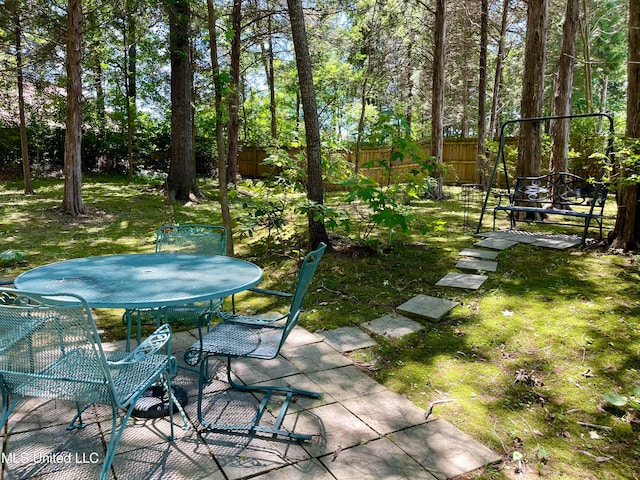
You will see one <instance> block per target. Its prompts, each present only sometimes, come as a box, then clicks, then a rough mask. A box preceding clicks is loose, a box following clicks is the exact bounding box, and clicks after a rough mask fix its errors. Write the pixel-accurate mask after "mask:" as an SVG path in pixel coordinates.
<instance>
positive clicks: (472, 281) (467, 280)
mask: <svg viewBox="0 0 640 480" xmlns="http://www.w3.org/2000/svg"><path fill="white" fill-rule="evenodd" d="M488 278H489V277H487V276H486V275H475V274H472V273H447V274H446V275H445V276H444V277H442V278H441V279H440V280H438V282H437V283H436V285H437V286H439V287H455V288H468V289H469V290H477V289H479V288H480V287H481V286H482V284H483V283H484V282H485V281H486V280H487V279H488Z"/></svg>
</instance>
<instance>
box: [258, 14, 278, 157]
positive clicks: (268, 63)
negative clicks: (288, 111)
mask: <svg viewBox="0 0 640 480" xmlns="http://www.w3.org/2000/svg"><path fill="white" fill-rule="evenodd" d="M260 46H261V48H262V57H263V58H264V62H265V73H266V74H267V84H268V86H269V113H270V116H271V139H272V140H273V145H274V146H275V145H276V144H277V142H278V117H277V112H278V109H277V104H276V79H275V72H274V67H273V32H272V19H271V15H268V16H267V48H265V47H264V44H263V43H262V42H261V43H260Z"/></svg>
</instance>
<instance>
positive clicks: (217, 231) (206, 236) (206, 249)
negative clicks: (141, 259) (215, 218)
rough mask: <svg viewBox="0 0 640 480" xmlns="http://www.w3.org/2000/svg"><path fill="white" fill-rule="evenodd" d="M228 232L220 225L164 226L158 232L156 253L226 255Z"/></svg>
mask: <svg viewBox="0 0 640 480" xmlns="http://www.w3.org/2000/svg"><path fill="white" fill-rule="evenodd" d="M226 249H227V230H226V229H225V228H224V227H223V226H219V225H194V224H188V225H163V226H162V227H160V228H159V229H158V231H157V232H156V252H158V253H192V254H202V255H225V254H226Z"/></svg>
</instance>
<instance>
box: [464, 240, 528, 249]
mask: <svg viewBox="0 0 640 480" xmlns="http://www.w3.org/2000/svg"><path fill="white" fill-rule="evenodd" d="M517 244H518V242H516V241H513V240H507V239H504V238H485V239H484V240H480V241H479V242H476V243H474V245H475V246H476V247H484V248H491V249H493V250H506V249H507V248H511V247H513V246H514V245H517Z"/></svg>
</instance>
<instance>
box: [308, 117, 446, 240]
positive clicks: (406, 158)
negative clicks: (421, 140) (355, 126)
mask: <svg viewBox="0 0 640 480" xmlns="http://www.w3.org/2000/svg"><path fill="white" fill-rule="evenodd" d="M369 139H370V140H371V141H372V142H374V143H377V144H381V145H390V146H391V153H390V157H389V159H378V160H373V161H371V162H367V163H366V164H364V165H363V167H364V168H372V167H382V169H383V170H384V171H385V174H386V178H388V179H389V181H388V182H387V184H386V185H384V186H381V185H379V184H378V182H376V181H375V180H373V179H371V178H370V177H368V176H366V175H363V174H361V173H358V174H356V173H355V172H354V171H353V167H352V166H351V165H347V164H346V162H339V161H338V162H334V163H333V170H332V176H330V177H329V181H331V182H332V183H335V184H337V185H339V186H340V188H341V189H343V190H346V191H347V192H348V193H347V194H346V196H345V201H346V202H347V203H348V204H349V205H350V207H351V209H350V210H349V213H351V214H349V213H347V212H345V211H336V210H335V209H330V208H326V207H321V206H320V207H319V206H313V208H316V209H317V215H319V216H323V217H324V219H325V222H326V225H327V226H328V227H329V228H330V229H333V228H337V227H341V228H342V229H344V230H345V231H346V232H347V233H352V232H354V230H355V233H356V234H357V237H358V239H359V240H360V241H366V240H367V239H368V238H369V236H370V235H371V234H372V233H373V232H374V230H375V229H377V228H381V229H384V230H385V231H386V233H387V235H386V238H387V243H388V244H391V243H392V241H393V239H394V237H395V235H396V234H397V233H398V232H407V231H408V230H409V226H410V223H411V222H412V220H413V214H412V213H411V211H410V209H408V208H407V205H409V204H410V203H411V201H412V200H418V199H420V198H424V197H425V195H426V194H427V192H428V191H429V189H430V188H432V183H431V182H430V181H429V180H428V179H427V180H424V175H425V172H427V173H428V172H431V171H433V169H434V165H433V163H432V161H431V159H430V158H427V156H426V154H425V152H424V150H423V149H422V147H421V146H420V145H419V144H418V142H417V141H415V139H413V138H412V135H411V129H410V127H409V124H408V123H407V121H406V120H405V119H404V118H402V117H400V116H397V115H395V114H393V112H390V111H385V112H382V113H381V114H380V116H379V118H378V121H377V122H376V124H375V126H374V128H373V130H372V132H371V135H370V137H369ZM402 163H406V164H409V165H411V168H410V170H408V171H407V172H406V173H403V174H392V167H393V165H398V164H402Z"/></svg>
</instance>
